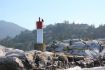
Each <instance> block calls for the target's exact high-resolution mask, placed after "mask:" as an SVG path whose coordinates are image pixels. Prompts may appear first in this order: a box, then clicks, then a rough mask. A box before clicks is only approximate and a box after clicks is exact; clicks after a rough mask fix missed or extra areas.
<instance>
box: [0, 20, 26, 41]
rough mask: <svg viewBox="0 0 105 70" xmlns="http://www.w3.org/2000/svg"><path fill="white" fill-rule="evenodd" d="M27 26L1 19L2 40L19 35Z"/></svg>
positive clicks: (0, 36) (0, 35) (0, 32)
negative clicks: (23, 26)
mask: <svg viewBox="0 0 105 70" xmlns="http://www.w3.org/2000/svg"><path fill="white" fill-rule="evenodd" d="M24 30H25V28H22V27H20V26H18V25H16V24H14V23H12V22H7V21H2V20H1V21H0V40H1V39H3V38H5V37H7V36H9V37H12V38H13V37H15V36H16V35H18V34H19V33H20V32H21V31H24Z"/></svg>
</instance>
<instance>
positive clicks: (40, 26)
mask: <svg viewBox="0 0 105 70" xmlns="http://www.w3.org/2000/svg"><path fill="white" fill-rule="evenodd" d="M43 22H44V21H43V19H42V20H41V19H40V17H39V20H38V21H37V22H36V28H37V43H36V44H35V50H41V51H44V49H45V47H44V43H43Z"/></svg>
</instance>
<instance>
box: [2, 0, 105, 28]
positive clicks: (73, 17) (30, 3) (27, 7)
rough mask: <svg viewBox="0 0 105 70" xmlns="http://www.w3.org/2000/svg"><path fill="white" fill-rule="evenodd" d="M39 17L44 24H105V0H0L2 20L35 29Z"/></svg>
mask: <svg viewBox="0 0 105 70" xmlns="http://www.w3.org/2000/svg"><path fill="white" fill-rule="evenodd" d="M38 17H41V18H43V19H44V25H45V26H46V25H49V24H55V23H62V22H64V21H65V20H66V21H69V22H70V23H72V22H75V23H86V24H89V25H95V26H99V25H100V24H105V0H0V20H5V21H8V22H13V23H15V24H18V25H20V26H22V27H25V28H27V29H29V30H33V29H35V28H36V27H35V23H36V21H37V20H38Z"/></svg>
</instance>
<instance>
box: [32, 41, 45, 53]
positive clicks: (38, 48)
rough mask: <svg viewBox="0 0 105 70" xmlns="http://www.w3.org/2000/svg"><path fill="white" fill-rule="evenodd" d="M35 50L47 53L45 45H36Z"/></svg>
mask: <svg viewBox="0 0 105 70" xmlns="http://www.w3.org/2000/svg"><path fill="white" fill-rule="evenodd" d="M34 50H40V51H45V50H46V46H45V44H44V43H43V44H37V43H36V44H35V45H34Z"/></svg>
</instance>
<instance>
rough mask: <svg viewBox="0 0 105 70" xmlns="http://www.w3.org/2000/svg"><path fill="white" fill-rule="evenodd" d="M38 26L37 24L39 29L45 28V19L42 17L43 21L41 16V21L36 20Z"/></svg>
mask: <svg viewBox="0 0 105 70" xmlns="http://www.w3.org/2000/svg"><path fill="white" fill-rule="evenodd" d="M36 26H37V29H42V28H43V19H42V21H40V17H39V21H37V22H36Z"/></svg>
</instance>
